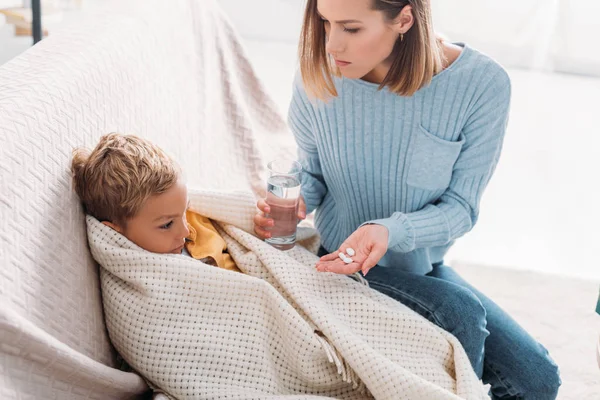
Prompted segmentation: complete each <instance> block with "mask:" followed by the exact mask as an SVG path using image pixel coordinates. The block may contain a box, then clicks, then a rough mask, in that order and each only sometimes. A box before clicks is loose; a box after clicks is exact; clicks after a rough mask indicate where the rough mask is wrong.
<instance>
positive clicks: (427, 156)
mask: <svg viewBox="0 0 600 400" xmlns="http://www.w3.org/2000/svg"><path fill="white" fill-rule="evenodd" d="M464 142H465V139H464V136H463V135H462V134H461V135H460V137H459V140H458V141H456V142H449V141H447V140H444V139H440V138H439V137H437V136H435V135H432V134H431V133H429V132H427V130H425V128H423V127H422V126H421V125H419V128H418V129H417V132H416V133H415V137H414V139H413V141H412V143H411V148H410V149H409V157H410V163H409V168H408V176H407V178H406V183H407V185H409V186H413V187H416V188H420V189H425V190H440V189H446V188H447V187H448V185H449V184H450V180H451V179H452V169H453V167H454V163H455V162H456V160H457V159H458V156H459V154H460V151H461V149H462V146H463V144H464Z"/></svg>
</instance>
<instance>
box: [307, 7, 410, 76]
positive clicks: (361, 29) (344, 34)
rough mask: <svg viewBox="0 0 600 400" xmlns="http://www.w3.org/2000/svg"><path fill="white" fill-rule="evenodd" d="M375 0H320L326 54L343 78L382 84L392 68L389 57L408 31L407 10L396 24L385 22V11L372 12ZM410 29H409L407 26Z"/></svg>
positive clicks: (403, 11)
mask: <svg viewBox="0 0 600 400" xmlns="http://www.w3.org/2000/svg"><path fill="white" fill-rule="evenodd" d="M372 1H373V0H318V1H317V12H318V13H319V17H320V18H321V19H323V20H324V23H325V32H326V35H327V44H326V47H325V48H326V51H327V53H328V54H330V55H331V56H332V57H333V58H334V60H335V63H336V65H337V66H338V67H339V69H340V72H341V74H342V75H343V76H345V77H347V78H351V79H358V78H364V79H366V80H369V81H372V82H378V83H379V82H381V81H382V80H383V78H384V77H385V75H386V74H387V71H388V70H389V68H390V65H391V62H389V60H388V58H389V56H390V54H391V52H392V49H393V48H394V44H395V43H396V40H399V35H400V33H404V32H405V31H406V30H408V29H407V24H406V22H407V21H406V19H404V18H403V16H404V14H410V21H409V22H410V25H412V13H411V11H410V6H406V7H404V9H403V10H402V13H401V15H400V16H398V17H397V18H396V20H395V21H386V20H385V16H384V14H383V12H381V11H377V10H373V9H371V5H372ZM408 27H410V26H408Z"/></svg>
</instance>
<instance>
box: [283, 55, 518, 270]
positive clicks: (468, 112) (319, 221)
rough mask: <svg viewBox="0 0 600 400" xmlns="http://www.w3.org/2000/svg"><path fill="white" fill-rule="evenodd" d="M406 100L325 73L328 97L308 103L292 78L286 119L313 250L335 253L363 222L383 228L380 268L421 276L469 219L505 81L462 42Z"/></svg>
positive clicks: (485, 172)
mask: <svg viewBox="0 0 600 400" xmlns="http://www.w3.org/2000/svg"><path fill="white" fill-rule="evenodd" d="M459 45H460V46H462V47H463V50H462V52H461V54H460V55H459V57H458V58H457V59H456V60H455V61H454V62H453V63H452V64H451V65H450V66H449V67H448V68H446V69H444V70H443V71H442V72H440V73H439V74H437V75H436V76H434V78H433V80H432V81H431V83H430V84H429V85H428V86H426V87H423V88H421V89H420V90H419V91H417V92H416V93H415V94H414V95H413V96H410V97H406V96H399V95H397V94H394V93H392V92H390V91H389V90H387V89H383V90H378V85H377V84H372V83H369V82H366V81H363V80H359V79H347V78H334V82H335V85H336V89H337V91H338V96H337V97H334V98H331V99H329V100H327V101H321V100H316V99H311V98H309V97H308V96H307V94H306V92H305V91H304V89H303V85H302V79H301V78H300V77H299V76H298V75H297V76H296V79H295V82H294V90H293V97H292V102H291V105H290V110H289V124H290V127H291V129H292V132H293V133H294V136H295V139H296V143H297V145H298V153H299V154H298V155H299V160H300V162H301V164H302V166H303V168H304V173H303V177H302V194H303V196H304V199H305V201H306V204H307V212H311V211H313V210H315V209H316V216H315V223H316V227H317V229H318V230H319V232H320V234H321V240H322V244H323V246H324V247H325V248H326V249H327V250H328V251H330V252H333V251H336V250H337V249H338V247H339V246H340V245H341V244H342V242H343V241H344V240H345V239H346V238H347V237H348V236H349V235H350V234H351V233H352V232H353V231H355V230H356V229H357V228H358V227H359V226H361V225H362V224H364V223H376V224H381V225H384V226H386V227H387V228H388V230H389V242H388V251H387V253H386V254H385V256H384V257H383V258H382V259H381V261H380V262H379V265H380V266H384V267H394V268H400V269H403V270H407V271H411V272H414V273H419V274H425V273H427V272H429V271H430V270H431V268H432V264H433V263H436V262H440V261H442V259H443V257H444V254H445V253H446V252H447V250H448V249H449V247H450V246H451V245H452V243H453V242H454V240H455V239H456V238H458V237H460V236H462V235H464V234H465V233H466V232H468V231H469V230H471V229H472V228H473V226H474V224H475V223H476V221H477V217H478V213H479V203H480V199H481V195H482V193H483V191H484V189H485V187H486V185H487V184H488V182H489V180H490V178H491V176H492V174H493V172H494V169H495V167H496V165H497V162H498V158H499V156H500V150H501V148H502V142H503V138H504V133H505V130H506V124H507V120H508V111H509V103H510V93H511V86H510V79H509V77H508V75H507V73H506V71H505V70H504V69H503V68H502V67H501V66H499V65H498V64H497V63H496V62H494V61H493V60H492V59H490V58H489V57H487V56H485V55H484V54H482V53H480V52H478V51H476V50H474V49H472V48H470V47H468V46H466V45H464V44H459Z"/></svg>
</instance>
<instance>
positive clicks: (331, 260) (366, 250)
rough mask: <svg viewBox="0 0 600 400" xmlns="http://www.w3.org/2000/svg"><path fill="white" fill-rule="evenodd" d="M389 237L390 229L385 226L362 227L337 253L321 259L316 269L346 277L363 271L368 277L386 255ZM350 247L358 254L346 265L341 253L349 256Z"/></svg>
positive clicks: (371, 225)
mask: <svg viewBox="0 0 600 400" xmlns="http://www.w3.org/2000/svg"><path fill="white" fill-rule="evenodd" d="M388 236H389V233H388V229H387V228H386V227H385V226H383V225H376V224H370V225H364V226H361V227H360V228H358V229H357V230H356V231H354V233H352V235H350V236H349V237H348V239H346V240H345V241H344V243H342V245H341V246H340V248H339V249H338V250H337V251H336V252H334V253H331V254H327V255H324V256H323V257H321V259H320V260H319V261H318V262H317V265H316V268H317V270H318V271H319V272H335V273H336V274H346V275H350V274H353V273H355V272H358V271H361V270H362V273H363V275H366V274H367V272H369V270H370V269H371V268H373V267H374V266H375V265H377V263H378V262H379V260H381V257H383V255H384V254H385V253H386V251H387V247H388ZM349 247H350V248H352V249H354V251H355V252H356V254H355V255H354V256H352V257H350V258H352V261H353V262H352V263H350V264H346V263H345V262H344V261H343V260H342V259H341V258H340V257H339V253H344V254H346V255H347V256H348V255H349V254H348V253H346V249H348V248H349Z"/></svg>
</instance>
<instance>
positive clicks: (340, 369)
mask: <svg viewBox="0 0 600 400" xmlns="http://www.w3.org/2000/svg"><path fill="white" fill-rule="evenodd" d="M315 334H316V337H317V340H318V341H319V343H320V344H321V347H323V350H324V351H325V354H326V355H327V359H328V360H329V362H330V363H332V364H335V366H336V368H337V373H338V374H339V375H341V376H342V380H343V381H344V382H346V383H349V384H351V385H352V389H354V390H357V391H358V392H359V393H362V394H366V392H367V387H366V385H365V384H364V383H363V381H362V380H361V379H360V377H359V376H358V375H357V374H356V372H355V371H354V370H353V369H352V367H350V365H348V363H347V362H346V360H344V358H343V357H342V355H341V354H340V353H339V352H338V351H337V349H336V348H335V347H334V346H332V345H331V343H329V340H327V338H326V337H325V335H323V333H322V332H320V331H315Z"/></svg>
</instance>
